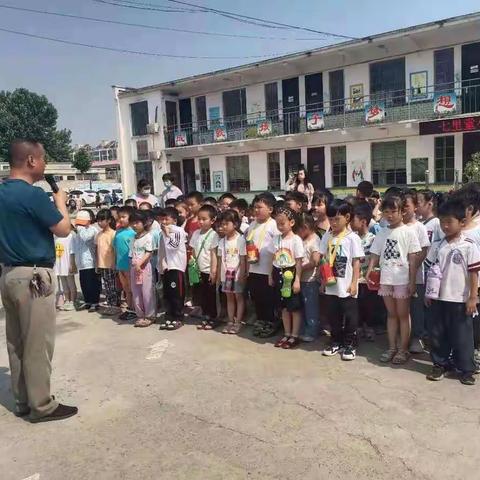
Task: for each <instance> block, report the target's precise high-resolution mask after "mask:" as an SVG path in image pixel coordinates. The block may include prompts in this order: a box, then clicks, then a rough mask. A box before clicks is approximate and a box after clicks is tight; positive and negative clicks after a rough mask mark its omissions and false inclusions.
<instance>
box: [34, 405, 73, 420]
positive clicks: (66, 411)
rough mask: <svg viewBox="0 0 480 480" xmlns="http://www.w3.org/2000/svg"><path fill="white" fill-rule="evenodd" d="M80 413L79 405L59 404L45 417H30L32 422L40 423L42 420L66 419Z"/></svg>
mask: <svg viewBox="0 0 480 480" xmlns="http://www.w3.org/2000/svg"><path fill="white" fill-rule="evenodd" d="M77 413H78V408H77V407H69V406H68V405H62V404H61V403H59V404H58V407H57V408H56V409H55V410H54V411H53V412H52V413H51V414H50V415H46V416H45V417H40V418H32V419H30V422H31V423H40V422H53V421H55V420H64V419H65V418H70V417H73V416H74V415H76V414H77Z"/></svg>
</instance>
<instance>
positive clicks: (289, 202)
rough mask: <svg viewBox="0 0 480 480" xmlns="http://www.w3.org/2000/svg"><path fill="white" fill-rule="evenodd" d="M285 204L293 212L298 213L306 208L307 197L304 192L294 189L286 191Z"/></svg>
mask: <svg viewBox="0 0 480 480" xmlns="http://www.w3.org/2000/svg"><path fill="white" fill-rule="evenodd" d="M285 205H286V206H287V207H288V208H290V209H291V210H293V211H294V212H295V213H298V214H300V213H302V212H304V211H305V210H306V209H307V205H308V198H307V196H306V195H305V194H304V193H301V192H297V191H296V190H294V191H292V192H287V194H286V195H285Z"/></svg>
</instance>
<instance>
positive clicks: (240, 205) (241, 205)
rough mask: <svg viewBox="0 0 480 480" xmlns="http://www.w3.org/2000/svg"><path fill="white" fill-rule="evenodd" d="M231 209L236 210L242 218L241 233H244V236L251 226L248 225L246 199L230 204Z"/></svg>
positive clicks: (238, 199) (239, 199)
mask: <svg viewBox="0 0 480 480" xmlns="http://www.w3.org/2000/svg"><path fill="white" fill-rule="evenodd" d="M230 208H231V209H233V210H235V211H236V212H237V213H238V215H239V217H240V220H241V223H240V232H242V235H243V234H244V233H245V232H246V231H247V230H248V227H249V226H250V225H249V223H248V218H247V216H246V214H247V210H248V202H247V201H246V200H245V199H244V198H237V199H236V200H234V201H233V202H232V203H231V204H230Z"/></svg>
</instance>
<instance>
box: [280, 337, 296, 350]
mask: <svg viewBox="0 0 480 480" xmlns="http://www.w3.org/2000/svg"><path fill="white" fill-rule="evenodd" d="M299 344H300V339H299V338H298V337H290V338H289V339H288V340H287V341H286V342H285V343H284V344H283V345H282V348H284V349H285V350H291V349H292V348H295V347H298V345H299Z"/></svg>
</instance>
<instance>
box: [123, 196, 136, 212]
mask: <svg viewBox="0 0 480 480" xmlns="http://www.w3.org/2000/svg"><path fill="white" fill-rule="evenodd" d="M124 205H125V206H126V207H131V208H133V209H134V210H136V209H137V207H138V205H137V201H136V200H135V199H134V198H129V199H127V200H125V204H124Z"/></svg>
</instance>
